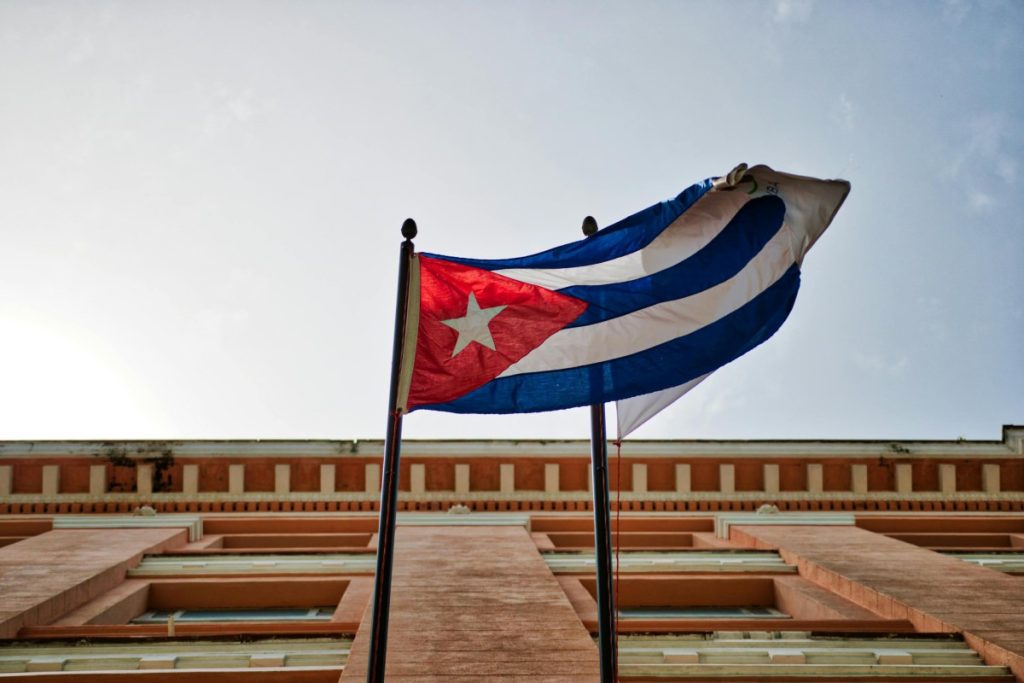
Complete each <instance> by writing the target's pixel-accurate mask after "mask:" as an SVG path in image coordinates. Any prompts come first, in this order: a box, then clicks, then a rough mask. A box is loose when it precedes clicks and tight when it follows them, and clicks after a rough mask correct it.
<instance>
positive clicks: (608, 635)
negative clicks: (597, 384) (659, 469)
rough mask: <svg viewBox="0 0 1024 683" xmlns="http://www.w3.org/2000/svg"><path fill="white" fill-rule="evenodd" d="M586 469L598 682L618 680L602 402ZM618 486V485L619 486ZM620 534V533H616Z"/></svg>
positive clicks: (588, 225) (590, 223)
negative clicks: (591, 501)
mask: <svg viewBox="0 0 1024 683" xmlns="http://www.w3.org/2000/svg"><path fill="white" fill-rule="evenodd" d="M596 232H597V221H595V220H594V218H593V216H587V217H586V218H584V219H583V234H584V235H586V236H587V237H590V236H591V235H593V234H594V233H596ZM590 466H591V471H592V473H593V480H594V483H593V487H594V555H595V559H596V562H597V630H598V645H599V648H600V655H601V683H615V681H616V680H617V679H618V660H619V653H618V652H616V648H615V640H616V639H615V609H614V604H615V600H614V595H613V592H612V550H611V549H612V536H611V516H610V514H609V511H608V437H607V434H606V430H605V420H604V403H595V404H594V405H592V406H590ZM619 485H620V486H621V482H620V484H619ZM620 533H621V530H620Z"/></svg>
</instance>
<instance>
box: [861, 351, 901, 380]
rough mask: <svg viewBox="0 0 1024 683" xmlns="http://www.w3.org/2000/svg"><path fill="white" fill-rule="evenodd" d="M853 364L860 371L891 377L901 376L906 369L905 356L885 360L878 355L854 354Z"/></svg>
mask: <svg viewBox="0 0 1024 683" xmlns="http://www.w3.org/2000/svg"><path fill="white" fill-rule="evenodd" d="M853 362H854V363H855V364H856V365H857V367H858V368H860V369H861V370H866V371H869V372H874V373H878V374H885V375H889V376H893V377H896V376H899V375H902V374H903V371H904V370H905V369H906V367H907V358H906V356H900V357H899V358H886V357H885V356H883V355H882V354H879V353H862V352H857V353H854V354H853Z"/></svg>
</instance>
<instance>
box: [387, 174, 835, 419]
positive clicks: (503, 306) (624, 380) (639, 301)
mask: <svg viewBox="0 0 1024 683" xmlns="http://www.w3.org/2000/svg"><path fill="white" fill-rule="evenodd" d="M849 191H850V184H849V183H848V182H846V181H844V180H817V179H814V178H806V177H800V176H795V175H790V174H786V173H779V172H776V171H773V170H772V169H770V168H768V167H767V166H755V167H753V168H750V169H748V168H747V167H746V165H741V166H738V167H737V168H736V169H734V170H733V171H732V172H731V173H729V174H728V175H727V176H724V177H722V178H713V179H708V180H705V181H703V182H699V183H697V184H695V185H692V186H691V187H689V188H687V189H686V190H684V191H683V192H682V193H681V194H679V196H677V197H676V198H674V199H670V200H668V201H664V202H661V203H659V204H655V205H654V206H651V207H649V208H647V209H644V210H643V211H640V212H639V213H636V214H633V215H632V216H629V217H628V218H625V219H623V220H621V221H619V222H618V223H615V224H614V225H610V226H608V227H607V228H605V229H603V230H600V231H598V232H597V233H596V234H594V235H592V236H590V237H588V238H585V239H583V240H580V241H578V242H573V243H571V244H566V245H563V246H560V247H555V248H554V249H550V250H548V251H544V252H541V253H539V254H534V255H532V256H525V257H522V258H512V259H496V260H481V259H470V258H457V257H452V256H439V255H436V254H426V253H425V254H417V255H414V256H413V261H412V264H411V276H410V297H409V299H410V300H409V308H408V313H407V316H408V318H407V321H406V330H407V336H406V339H405V340H404V348H405V353H404V359H405V361H404V365H403V367H402V371H401V375H400V377H401V380H400V386H399V406H400V409H401V410H402V411H403V412H410V411H412V410H417V409H429V410H442V411H447V412H455V413H523V412H538V411H547V410H559V409H563V408H573V407H577V406H585V405H591V404H594V403H603V402H611V401H615V402H617V413H618V418H619V419H618V427H619V438H620V439H621V438H623V437H625V436H626V435H627V434H628V433H629V432H631V431H633V430H634V429H636V428H637V427H638V426H639V425H640V424H642V423H643V422H645V421H646V420H647V419H649V418H650V417H652V416H653V415H655V414H656V413H657V412H659V411H660V410H662V409H663V408H664V407H666V406H667V405H669V404H670V403H671V402H672V401H674V400H676V399H677V398H679V397H680V396H681V395H683V394H684V393H686V392H687V391H689V390H690V389H692V388H693V387H694V386H696V385H697V384H698V383H699V382H700V381H701V380H703V379H704V378H705V377H707V376H708V374H710V373H711V372H712V371H714V370H715V369H716V368H719V367H721V366H723V365H725V364H726V363H728V362H730V361H732V360H734V359H736V358H738V357H739V356H741V355H743V354H744V353H746V352H747V351H750V350H751V349H753V348H754V347H755V346H757V345H758V344H761V343H762V342H764V341H765V340H766V339H768V338H769V337H771V336H772V334H774V333H775V331H776V330H777V329H779V326H781V325H782V323H783V321H784V320H785V319H786V317H787V316H788V315H789V312H790V310H791V309H792V308H793V303H794V301H795V299H796V294H797V290H798V289H799V288H800V264H801V263H802V261H803V258H804V254H806V253H807V250H808V249H809V248H810V247H811V245H813V244H814V242H815V241H816V240H817V239H818V237H820V236H821V234H822V232H823V231H824V230H825V228H826V227H828V225H829V223H830V222H831V221H832V218H833V217H834V216H835V214H836V212H837V211H838V210H839V207H840V206H841V205H842V203H843V200H844V199H845V198H846V195H847V194H848V193H849Z"/></svg>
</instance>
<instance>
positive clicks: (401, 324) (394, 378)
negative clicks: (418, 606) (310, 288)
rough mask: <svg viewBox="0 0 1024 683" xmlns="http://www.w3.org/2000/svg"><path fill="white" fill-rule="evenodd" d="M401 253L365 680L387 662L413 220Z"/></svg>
mask: <svg viewBox="0 0 1024 683" xmlns="http://www.w3.org/2000/svg"><path fill="white" fill-rule="evenodd" d="M402 236H403V237H405V241H403V242H402V247H401V254H400V257H399V262H398V301H397V303H396V305H395V340H394V346H393V347H392V352H391V393H390V396H389V398H388V426H387V431H386V435H385V437H384V468H383V471H382V472H381V481H380V522H379V523H378V524H377V571H376V574H375V578H374V585H373V622H372V627H371V630H370V658H369V660H370V661H369V665H368V666H367V669H366V683H383V682H384V669H385V665H386V664H387V650H388V616H389V612H390V609H391V567H392V565H393V563H394V547H395V517H396V516H397V514H398V471H399V470H398V461H399V458H400V456H401V446H402V413H401V411H400V410H399V406H398V383H399V380H400V377H401V369H402V347H403V342H404V340H405V323H406V311H407V308H408V305H409V267H410V264H411V262H412V255H413V248H414V246H413V243H412V240H413V238H414V237H416V221H414V220H413V219H411V218H406V219H405V222H404V223H402Z"/></svg>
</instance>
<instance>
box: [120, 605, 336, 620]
mask: <svg viewBox="0 0 1024 683" xmlns="http://www.w3.org/2000/svg"><path fill="white" fill-rule="evenodd" d="M334 609H335V608H334V607H312V608H310V607H264V608H261V609H235V608H215V609H180V610H176V611H166V610H150V611H149V612H144V613H142V614H140V615H139V616H137V617H135V618H134V619H132V623H133V624H164V623H167V621H168V620H169V619H170V618H171V617H174V621H176V622H190V621H192V622H195V621H330V619H331V617H332V616H333V615H334Z"/></svg>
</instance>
